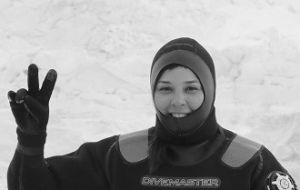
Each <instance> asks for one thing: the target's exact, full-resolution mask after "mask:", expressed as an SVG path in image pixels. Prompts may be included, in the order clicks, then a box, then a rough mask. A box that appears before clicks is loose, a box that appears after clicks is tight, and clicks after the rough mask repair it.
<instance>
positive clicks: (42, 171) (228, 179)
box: [8, 128, 286, 190]
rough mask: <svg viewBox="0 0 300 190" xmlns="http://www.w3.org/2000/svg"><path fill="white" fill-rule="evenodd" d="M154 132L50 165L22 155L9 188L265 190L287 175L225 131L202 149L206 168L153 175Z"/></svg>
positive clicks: (86, 148) (169, 167)
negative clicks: (270, 180)
mask: <svg viewBox="0 0 300 190" xmlns="http://www.w3.org/2000/svg"><path fill="white" fill-rule="evenodd" d="M153 130H154V128H150V129H149V130H143V131H138V132H135V133H131V134H126V135H121V136H112V137H109V138H106V139H103V140H101V141H99V142H95V143H85V144H83V145H82V146H81V147H80V148H79V149H78V150H77V151H75V152H73V153H70V154H67V155H63V156H55V157H50V158H46V159H44V158H43V155H39V156H28V155H27V156H26V155H24V154H23V153H21V152H19V151H16V153H15V155H14V158H13V160H12V162H11V164H10V167H9V171H8V188H9V190H21V189H22V190H23V189H24V190H27V189H28V190H29V189H30V190H36V189H51V190H58V189H61V190H83V189H88V190H96V189H97V190H142V189H145V190H150V189H161V190H169V189H178V188H180V189H214V188H216V189H222V190H234V189H236V190H241V189H243V190H247V189H249V190H250V189H251V190H265V189H266V180H267V177H268V175H269V174H270V173H271V172H272V171H281V172H284V173H286V170H285V169H284V168H283V167H282V166H281V165H280V164H279V163H278V161H277V160H276V159H275V158H274V156H273V155H272V154H271V153H270V152H269V151H268V150H267V149H266V148H265V147H264V146H261V145H259V144H257V143H254V142H252V141H250V140H248V139H246V138H243V137H240V136H237V135H235V134H234V133H232V132H230V131H228V130H225V129H222V128H221V129H220V132H219V133H218V135H217V136H216V138H215V139H214V140H213V141H212V143H210V144H208V145H207V144H206V145H205V144H204V145H200V146H199V147H197V150H198V151H204V152H206V153H205V154H204V155H203V156H202V157H201V158H200V159H199V160H200V162H198V163H194V164H192V165H190V164H189V163H186V164H184V165H176V164H172V162H170V163H166V164H164V165H162V167H160V168H159V169H158V170H157V171H155V172H154V173H153V174H151V175H150V174H149V171H148V152H147V147H148V142H149V139H150V138H151V135H149V134H151V133H153V132H152V131H153ZM145 147H146V148H145ZM172 148H173V149H174V150H175V149H176V148H177V147H176V146H173V147H172ZM179 148H180V147H179ZM185 148H186V147H185ZM208 149H209V150H211V151H206V150H208ZM175 151H176V150H175ZM178 154H181V153H180V151H179V152H178Z"/></svg>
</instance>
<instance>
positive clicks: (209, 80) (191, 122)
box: [150, 38, 218, 144]
mask: <svg viewBox="0 0 300 190" xmlns="http://www.w3.org/2000/svg"><path fill="white" fill-rule="evenodd" d="M174 64H176V65H181V66H184V67H186V68H189V69H190V70H191V71H193V72H194V74H195V75H196V76H197V77H198V79H199V81H200V82H201V85H202V88H203V92H204V101H203V103H202V104H201V106H200V107H199V108H198V109H196V110H194V111H193V112H192V113H190V114H188V115H187V116H185V117H183V118H174V117H172V116H170V115H164V114H162V113H161V112H160V111H159V110H158V109H157V108H156V134H157V136H158V138H159V139H160V140H162V141H166V142H168V143H172V144H193V143H198V142H202V141H206V140H209V139H210V138H213V137H214V136H215V134H216V132H217V129H218V125H217V123H216V120H215V111H214V101H215V89H216V85H215V84H216V82H215V70H214V63H213V61H212V59H211V57H210V55H209V54H208V52H207V51H206V50H205V49H204V48H203V47H202V46H201V45H200V44H199V43H198V42H197V41H195V40H193V39H191V38H178V39H175V40H172V41H170V42H168V43H167V44H166V45H164V46H163V47H162V48H161V49H160V50H159V51H158V52H157V54H156V55H155V57H154V60H153V63H152V67H151V76H150V82H151V90H152V97H153V100H154V91H155V87H156V83H157V81H158V79H159V78H160V76H161V74H162V73H163V72H164V71H165V70H166V69H167V68H168V67H170V66H172V65H174ZM154 105H155V103H154Z"/></svg>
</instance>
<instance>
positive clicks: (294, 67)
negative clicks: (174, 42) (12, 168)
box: [0, 0, 300, 189]
mask: <svg viewBox="0 0 300 190" xmlns="http://www.w3.org/2000/svg"><path fill="white" fill-rule="evenodd" d="M299 20H300V2H299V1H297V0H277V1H275V0H262V1H258V0H223V1H219V0H210V1H204V0H203V1H201V0H189V1H188V0H185V1H184V0H140V1H135V0H123V1H117V0H110V1H109V0H107V1H104V0H89V1H86V0H73V1H72V0H40V1H34V0H26V1H25V0H1V2H0V92H1V93H0V121H1V125H0V189H7V185H6V171H7V167H8V164H9V162H10V159H11V158H12V156H13V152H14V148H15V146H16V134H15V123H14V119H13V116H12V114H11V113H10V108H9V106H8V102H7V97H6V93H7V91H8V90H10V89H12V90H17V89H18V88H20V87H26V69H27V66H28V65H29V64H30V63H32V62H34V63H36V64H37V65H38V66H39V67H40V69H41V71H40V79H41V80H42V79H43V77H44V76H45V73H46V72H47V70H48V69H50V68H55V69H56V70H57V72H58V81H57V85H56V88H55V91H54V93H53V96H52V99H51V105H50V106H51V116H50V121H49V125H48V129H49V130H48V140H47V145H46V156H52V155H57V154H64V153H68V152H71V151H73V150H75V149H76V148H77V147H78V146H79V145H80V144H82V143H83V142H86V141H97V140H99V139H102V138H105V137H107V136H110V135H114V134H120V133H126V132H130V131H134V130H138V129H144V128H148V127H149V126H152V125H153V124H154V114H155V113H154V109H153V106H152V101H151V97H150V84H149V71H150V65H151V60H152V58H153V55H154V54H155V52H156V51H157V50H158V48H159V47H160V46H162V45H163V44H164V43H165V42H167V41H169V40H171V39H173V38H176V37H180V36H190V37H193V38H195V39H197V40H198V41H199V42H200V43H201V44H203V45H204V46H205V47H206V48H207V50H208V51H209V52H210V53H211V55H212V57H213V59H214V61H215V64H216V71H217V80H218V81H217V100H216V108H217V117H218V121H219V123H220V124H221V125H222V126H223V127H225V128H228V129H230V130H234V131H236V132H237V133H239V134H241V135H244V136H246V137H249V138H251V139H254V140H256V141H258V142H260V143H262V144H264V145H265V146H267V147H268V148H269V149H270V150H271V151H272V152H273V153H274V154H275V156H276V157H277V158H278V160H280V162H281V163H282V164H283V166H285V167H286V168H287V169H288V170H289V171H290V173H291V174H292V175H293V176H294V178H295V180H296V181H297V182H298V184H299V183H300V99H299V97H300V88H299V86H300V74H299V70H300V64H299V60H300V27H299Z"/></svg>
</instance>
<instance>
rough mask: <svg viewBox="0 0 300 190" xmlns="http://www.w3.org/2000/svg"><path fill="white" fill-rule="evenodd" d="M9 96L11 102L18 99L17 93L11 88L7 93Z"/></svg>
mask: <svg viewBox="0 0 300 190" xmlns="http://www.w3.org/2000/svg"><path fill="white" fill-rule="evenodd" d="M7 98H8V100H9V103H15V102H16V101H15V100H16V93H15V92H14V91H12V90H10V91H9V92H8V93H7Z"/></svg>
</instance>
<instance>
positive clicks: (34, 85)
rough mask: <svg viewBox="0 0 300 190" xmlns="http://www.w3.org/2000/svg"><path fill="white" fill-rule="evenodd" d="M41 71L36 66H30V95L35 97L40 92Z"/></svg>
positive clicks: (28, 82)
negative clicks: (39, 73)
mask: <svg viewBox="0 0 300 190" xmlns="http://www.w3.org/2000/svg"><path fill="white" fill-rule="evenodd" d="M38 72H39V69H38V67H37V66H36V65H35V64H30V65H29V67H28V77H27V84H28V94H30V95H34V94H36V93H38V91H39V75H38Z"/></svg>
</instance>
